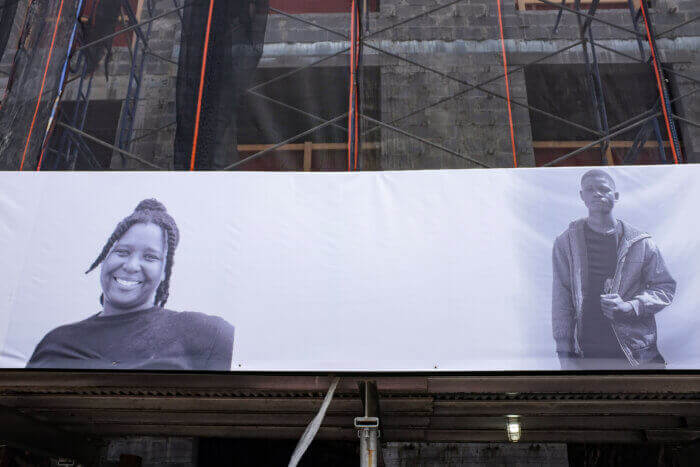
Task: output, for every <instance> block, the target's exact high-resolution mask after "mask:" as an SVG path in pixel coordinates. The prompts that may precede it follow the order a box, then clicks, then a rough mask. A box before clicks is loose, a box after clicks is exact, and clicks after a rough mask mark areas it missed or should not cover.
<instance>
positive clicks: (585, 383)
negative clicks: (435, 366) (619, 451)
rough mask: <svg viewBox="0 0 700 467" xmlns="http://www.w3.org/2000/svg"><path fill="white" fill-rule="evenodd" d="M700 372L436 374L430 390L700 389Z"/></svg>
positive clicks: (645, 391) (611, 391) (637, 391)
mask: <svg viewBox="0 0 700 467" xmlns="http://www.w3.org/2000/svg"><path fill="white" fill-rule="evenodd" d="M699 392H700V375H679V374H658V375H640V374H630V375H552V374H549V375H540V376H520V375H517V376H508V375H499V376H476V375H475V376H443V377H440V376H433V377H429V378H428V393H430V394H440V393H500V394H503V393H580V394H585V393H609V394H618V393H622V394H630V393H631V394H648V393H669V394H674V393H676V394H682V393H699Z"/></svg>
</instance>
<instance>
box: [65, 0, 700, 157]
mask: <svg viewBox="0 0 700 467" xmlns="http://www.w3.org/2000/svg"><path fill="white" fill-rule="evenodd" d="M148 1H149V3H150V1H151V0H148ZM461 1H462V0H452V1H450V2H447V3H445V4H443V5H439V6H436V7H434V8H431V9H429V10H427V11H423V12H420V13H418V14H416V15H414V16H411V17H409V18H405V19H402V20H401V21H398V22H396V23H394V24H392V25H389V26H386V27H383V28H381V29H378V30H376V31H373V32H371V33H369V32H367V31H365V33H364V34H363V35H362V36H361V38H360V40H361V42H362V44H363V45H364V46H367V47H368V48H370V49H373V50H375V51H377V52H380V53H383V54H386V55H388V56H391V57H394V58H396V59H398V60H401V61H404V62H406V63H410V64H413V65H415V66H418V67H420V68H421V69H424V70H426V71H431V72H434V73H437V74H438V75H440V76H443V77H444V78H446V79H449V80H452V81H454V82H458V83H460V84H462V85H464V86H466V87H467V89H465V90H463V91H460V92H458V93H455V94H454V95H452V96H449V97H446V98H443V99H440V100H439V101H437V102H434V103H431V104H427V105H425V106H422V107H420V108H418V109H415V110H413V111H410V112H409V113H407V114H405V115H403V116H400V117H398V118H396V119H394V120H392V121H391V122H389V123H385V122H381V121H378V120H374V119H371V118H370V117H368V116H366V115H363V116H362V117H363V118H364V119H365V120H367V121H373V122H374V123H375V126H374V127H372V128H369V129H368V130H366V131H365V132H364V133H363V136H366V135H367V134H368V133H370V132H372V131H376V129H377V128H380V127H384V128H388V129H390V130H392V131H398V132H399V133H400V134H402V135H404V136H406V137H411V138H413V139H416V140H418V141H421V142H423V143H425V144H429V145H431V146H433V147H436V148H438V149H440V150H443V151H445V152H447V153H449V154H452V155H454V156H456V157H461V158H463V159H467V160H470V161H472V162H474V163H477V164H479V165H483V164H481V163H480V162H478V161H475V160H473V159H471V158H467V157H464V156H462V155H461V154H459V153H458V152H456V151H452V150H450V149H449V148H446V147H443V146H441V145H439V144H436V143H432V142H430V141H429V140H426V139H425V138H421V137H418V136H417V135H413V134H412V133H410V132H407V131H404V130H401V129H400V128H397V127H396V126H395V125H394V124H395V123H397V122H399V121H402V120H404V119H406V118H409V117H411V116H414V115H417V114H419V113H421V112H423V111H425V110H427V109H429V108H431V107H434V106H437V105H440V104H443V103H444V102H447V101H449V100H451V99H454V98H457V97H459V96H462V95H464V94H465V93H467V92H470V91H473V90H479V91H482V92H485V93H487V94H489V95H491V96H493V97H498V98H499V99H506V97H505V96H502V95H500V94H498V93H494V92H491V91H488V90H486V89H484V88H483V86H484V85H485V84H488V83H491V82H493V81H496V80H497V79H500V78H503V77H504V76H505V74H501V75H499V76H496V77H493V78H490V79H487V80H485V81H483V82H481V83H477V84H472V83H469V82H467V81H464V80H461V79H458V78H456V77H454V76H450V75H449V74H447V73H443V72H440V71H439V70H436V69H434V68H431V67H428V66H425V65H422V64H420V63H418V62H416V61H414V60H410V59H408V58H406V57H401V56H399V55H397V54H394V53H392V52H390V51H387V50H383V49H382V48H380V47H377V46H374V45H371V44H368V43H366V41H367V40H369V39H370V38H372V37H375V36H377V35H379V34H381V33H383V32H385V31H388V30H391V29H393V28H396V27H399V26H402V25H404V24H407V23H409V22H411V21H414V20H416V19H418V18H421V17H423V16H427V15H430V14H432V13H434V12H437V11H439V10H442V9H444V8H448V7H451V6H453V5H456V4H458V3H460V2H461ZM539 1H540V2H541V3H543V4H546V5H549V6H551V7H553V8H556V9H558V10H559V17H560V16H561V14H562V13H563V12H570V13H573V14H575V15H576V16H577V18H578V20H579V22H580V24H581V29H580V31H581V39H580V40H579V41H578V42H577V43H575V44H572V45H571V46H567V47H565V48H563V49H560V50H558V51H556V52H554V53H552V54H548V55H546V56H544V57H540V58H538V59H536V60H533V61H531V62H528V63H526V64H524V65H522V66H520V67H518V68H516V69H512V70H509V72H508V74H511V73H515V72H518V71H521V70H522V69H525V68H526V67H527V66H529V65H531V64H534V63H537V62H541V61H543V60H545V59H546V58H549V57H552V56H555V55H556V54H558V53H563V52H565V51H567V50H569V49H571V48H572V47H574V46H576V45H582V47H583V48H584V49H585V50H586V53H585V56H586V59H587V61H588V67H589V68H590V74H589V83H590V85H591V89H592V90H594V93H593V99H594V106H595V108H596V110H597V111H596V116H597V119H599V121H600V124H599V125H596V126H598V129H597V130H596V129H593V128H589V127H586V126H585V125H581V124H579V123H576V122H573V121H571V120H569V119H567V118H564V117H560V116H558V115H554V114H552V113H550V112H546V111H544V110H542V109H538V108H535V107H533V106H530V105H528V104H527V103H524V102H519V101H515V100H511V102H512V103H513V104H515V105H518V106H521V107H524V108H527V109H528V110H529V111H531V112H535V113H540V114H542V115H545V116H547V117H548V118H552V119H555V120H557V121H559V122H560V123H563V124H566V125H570V126H572V127H575V128H578V129H579V130H583V131H586V132H588V133H590V134H593V135H595V136H596V137H598V139H597V142H596V144H600V146H601V150H603V152H604V154H606V156H607V160H608V161H610V160H611V156H610V154H609V153H610V145H609V141H610V138H611V137H613V135H619V134H621V133H624V132H625V131H629V130H630V129H633V128H636V127H637V126H639V125H640V121H641V122H645V123H649V120H650V117H648V116H647V117H644V116H645V115H646V114H648V113H649V112H653V110H654V109H650V110H649V111H647V112H645V113H643V114H641V115H638V116H636V117H634V118H632V119H630V122H632V123H629V124H628V123H627V122H624V123H623V124H620V125H617V126H616V127H614V128H608V124H607V112H606V109H605V102H604V93H603V86H602V80H601V79H600V72H599V68H598V61H597V56H596V47H601V48H603V49H607V50H611V51H613V52H616V53H620V54H622V55H625V54H624V53H622V52H620V51H617V50H614V49H612V48H609V47H606V46H604V45H602V44H599V43H598V42H597V41H595V40H594V38H593V33H592V31H591V26H592V25H593V24H597V23H599V24H603V25H607V26H609V27H611V28H614V29H617V30H620V31H625V32H627V33H629V34H632V35H633V36H634V37H635V39H637V40H638V41H639V43H640V44H641V41H642V40H644V39H646V40H648V41H649V43H650V47H651V48H656V45H655V37H661V36H663V35H666V34H668V33H670V32H672V31H673V30H675V29H678V28H680V27H682V26H685V25H687V24H690V23H692V22H694V21H697V20H698V19H699V18H700V17H694V18H690V19H688V20H686V21H684V22H682V23H680V24H678V25H675V26H673V27H670V28H669V29H667V30H665V31H663V32H661V33H660V34H659V35H658V36H654V35H653V33H651V24H650V23H651V18H650V17H649V15H648V14H647V15H646V17H647V24H648V26H649V29H650V31H649V34H644V33H643V32H641V31H639V30H638V29H637V23H636V22H635V21H634V15H633V25H634V29H629V28H627V27H625V26H621V25H619V24H615V23H612V22H610V21H606V20H604V19H601V18H599V17H597V16H596V10H597V7H598V3H599V0H594V1H593V3H592V5H591V7H590V9H589V10H588V12H583V11H580V8H579V7H580V0H577V2H576V3H575V5H574V8H570V7H568V6H566V5H565V3H564V2H562V3H555V2H554V1H549V0H539ZM629 1H630V2H633V1H636V0H629ZM642 3H643V2H642ZM173 4H174V6H175V8H174V9H171V10H169V11H166V12H164V13H162V14H159V15H157V16H153V13H152V11H151V10H149V12H150V13H151V15H150V16H151V17H150V18H149V19H147V20H144V21H142V22H140V23H139V22H133V21H132V22H133V23H134V24H131V25H130V26H129V27H127V28H125V29H122V30H120V31H117V32H115V33H112V34H108V35H106V36H104V37H102V38H100V39H97V40H95V41H92V42H91V43H89V44H85V45H83V46H81V47H80V48H79V49H78V50H81V51H82V50H84V49H86V48H88V47H91V46H93V45H95V44H98V43H101V42H103V41H105V40H109V39H110V38H112V37H115V36H117V35H120V34H124V33H126V32H128V31H130V30H136V31H137V37H138V40H137V41H136V42H137V43H139V42H138V41H139V40H140V41H142V42H143V43H144V44H146V45H144V46H143V47H142V51H141V55H140V57H141V58H143V57H145V55H147V54H150V55H153V56H155V57H157V58H159V59H163V60H166V61H168V62H171V63H172V62H173V61H172V60H169V59H167V58H165V57H161V56H158V55H157V54H154V53H153V52H152V51H150V50H148V47H147V40H146V41H144V38H146V39H147V37H148V32H149V30H150V24H151V23H152V22H153V21H155V20H157V19H159V18H162V17H164V16H166V15H169V14H172V13H177V14H178V15H180V17H182V11H181V10H182V9H184V8H185V7H187V6H189V3H187V4H184V5H182V6H180V5H179V3H178V0H173ZM641 8H644V7H641ZM270 11H273V12H275V13H277V14H279V15H283V16H286V17H289V18H291V19H294V20H296V21H300V22H302V23H304V24H306V25H309V26H312V27H315V28H318V29H320V30H323V31H326V32H329V33H331V34H333V35H336V36H337V37H340V38H343V39H345V40H347V39H348V36H347V35H346V34H344V33H341V32H338V31H335V30H333V29H331V28H327V27H325V26H323V25H320V24H317V23H314V22H313V21H309V20H307V19H305V18H302V17H299V16H298V15H292V14H289V13H286V12H284V11H281V10H278V9H276V8H271V9H270ZM640 12H641V9H640ZM646 13H648V10H647V11H646ZM559 17H558V19H557V25H558V23H559V19H560V18H559ZM144 26H148V30H146V31H144V30H143V27H144ZM142 36H143V37H142ZM642 50H643V48H642V47H641V45H640V52H641V51H642ZM348 51H349V48H344V49H343V50H340V51H338V52H336V53H334V54H331V55H328V56H326V57H323V58H321V59H319V60H316V61H314V62H313V63H310V64H307V65H303V66H300V67H297V68H295V69H293V70H291V71H289V72H287V73H285V74H283V75H281V76H278V77H275V78H273V79H271V80H269V81H266V82H264V83H259V84H256V85H254V86H252V87H251V88H250V89H249V90H248V91H249V92H251V94H254V95H256V96H257V97H258V98H262V99H265V100H268V101H270V102H274V103H276V104H278V105H280V106H282V107H285V108H288V109H290V110H293V111H295V112H298V113H300V114H303V115H306V116H307V117H311V118H314V119H316V120H319V121H323V120H322V118H321V117H319V116H317V115H314V114H312V113H310V112H306V111H304V110H303V109H299V108H297V107H295V106H292V105H290V104H288V103H285V102H282V101H280V100H278V99H274V98H271V97H269V96H265V95H263V94H260V93H257V92H255V93H253V92H252V91H255V90H257V89H259V88H261V87H263V86H266V85H268V84H271V83H273V82H277V81H279V80H282V79H284V78H286V77H288V76H291V75H292V74H295V73H298V72H299V71H301V70H304V69H308V68H312V67H314V66H316V65H318V64H320V63H322V62H324V61H327V60H329V59H331V58H334V57H338V56H341V55H343V54H346V53H347V52H348ZM589 51H590V53H592V56H591V55H589ZM134 58H136V53H135V54H134ZM638 60H639V59H638ZM136 61H138V60H136ZM640 61H641V60H640ZM656 62H657V66H658V69H659V73H661V70H662V69H663V70H665V71H668V72H671V73H674V74H677V75H678V76H682V75H681V74H680V73H675V72H674V70H669V69H668V68H664V67H663V66H662V65H661V64H660V63H658V59H656ZM137 68H138V67H137ZM133 70H134V63H133V62H132V73H131V74H130V84H131V77H132V76H133V77H136V76H137V75H138V73H133ZM142 71H143V70H142V69H141V72H142ZM688 79H691V80H693V81H697V80H694V79H693V78H688ZM662 96H663V93H662ZM663 97H665V99H664V98H662V100H664V101H665V106H666V107H665V108H664V109H662V110H664V111H665V112H666V113H667V114H668V115H669V120H670V122H669V126H670V127H671V128H672V129H673V130H675V126H673V120H674V119H679V120H682V118H681V117H678V116H676V115H674V114H673V113H672V109H671V108H670V103H671V102H673V101H675V100H676V99H674V100H671V99H670V96H668V91H667V90H666V94H665V96H663ZM137 102H138V101H137V99H134V100H133V104H134V105H133V108H132V107H128V106H127V105H125V108H127V107H128V109H129V110H130V111H132V113H133V112H135V107H136V103H137ZM127 113H128V112H127ZM654 115H655V116H654V118H656V114H654ZM643 117H644V118H643ZM340 118H341V117H336V118H334V119H331V120H326V121H323V123H322V124H320V125H318V126H315V127H313V128H311V129H309V130H306V131H304V132H301V133H299V134H298V135H295V136H294V137H292V138H288V139H286V140H285V141H283V142H281V143H278V144H276V145H273V146H272V147H270V148H268V149H265V150H264V151H260V152H259V153H256V154H253V155H252V156H249V157H247V158H245V159H243V160H241V161H238V162H236V163H235V164H232V165H231V166H229V167H227V169H232V168H236V167H238V166H240V165H242V164H244V163H246V162H247V161H250V160H252V159H254V158H257V157H260V156H262V155H264V154H267V153H268V152H271V151H273V150H274V149H276V148H278V147H280V146H282V145H284V144H287V143H288V142H291V141H294V140H295V139H298V138H301V137H302V136H304V135H307V134H310V133H311V132H313V131H316V130H318V129H320V128H322V127H325V126H327V125H333V126H335V127H342V125H338V124H337V123H336V122H337V121H339V120H340ZM639 118H643V119H642V120H638V121H634V120H637V119H639ZM132 123H133V120H132ZM596 123H597V122H596ZM649 125H652V126H653V122H651V123H649ZM71 126H72V125H71ZM168 126H170V125H165V126H163V127H161V128H159V129H156V130H154V131H153V132H151V133H149V134H153V133H156V132H157V131H160V130H162V129H164V128H167V127H168ZM343 128H344V127H343ZM121 129H122V127H121V125H120V130H121ZM643 131H645V130H644V128H642V129H640V132H639V134H638V136H640V138H641V135H642V132H643ZM654 131H655V128H654ZM132 132H133V126H132V128H131V130H130V131H128V132H125V133H128V137H126V138H125V139H123V140H120V141H122V142H123V143H122V144H125V145H126V147H128V145H129V144H131V143H132V142H133V141H136V140H138V139H142V138H144V137H145V136H147V135H142V136H140V137H138V138H134V137H132V136H131V133H132ZM672 134H675V131H674V132H672ZM675 135H676V136H675V138H673V141H674V144H678V142H677V134H675ZM657 139H659V138H657ZM107 144H109V143H107ZM638 146H639V147H642V146H643V144H640V145H638ZM660 148H661V149H660V150H661V151H662V150H663V145H660ZM677 150H678V152H680V146H679V145H678V148H677ZM126 152H127V153H128V151H126ZM577 153H580V150H577V151H574V152H572V153H569V154H567V155H565V156H562V157H559V158H557V159H556V160H557V161H562V160H566V159H568V158H570V157H572V156H573V155H575V154H577ZM122 154H123V153H122ZM628 156H629V154H628ZM661 156H662V157H663V154H661ZM625 159H633V158H632V157H626V158H625Z"/></svg>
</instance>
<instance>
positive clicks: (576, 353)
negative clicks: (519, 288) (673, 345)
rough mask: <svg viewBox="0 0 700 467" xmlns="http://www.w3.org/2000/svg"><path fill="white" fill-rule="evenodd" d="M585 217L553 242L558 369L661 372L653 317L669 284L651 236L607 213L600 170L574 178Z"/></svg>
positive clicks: (666, 301)
mask: <svg viewBox="0 0 700 467" xmlns="http://www.w3.org/2000/svg"><path fill="white" fill-rule="evenodd" d="M579 194H580V197H581V200H582V201H583V203H584V204H585V206H586V208H587V209H588V216H587V217H586V218H583V219H578V220H575V221H573V222H571V224H570V225H569V227H568V228H567V229H566V230H565V231H564V232H563V233H562V234H561V235H560V236H559V237H557V239H556V240H555V242H554V251H553V255H552V262H553V287H552V329H553V334H554V340H555V341H556V347H557V355H558V357H559V361H560V363H561V368H562V369H563V370H605V369H663V368H665V365H666V362H665V361H664V358H663V357H662V356H661V354H660V353H659V349H658V347H657V328H656V319H655V317H654V316H655V314H656V313H658V312H659V311H661V310H662V309H664V308H665V307H667V306H668V305H670V303H671V301H672V300H673V296H674V293H675V291H676V282H675V281H674V280H673V278H672V277H671V275H670V274H669V272H668V270H667V268H666V265H665V264H664V260H663V258H662V257H661V253H660V252H659V249H658V248H657V246H656V245H655V244H654V242H653V241H652V239H651V236H650V235H649V234H647V233H645V232H642V231H640V230H638V229H636V228H634V227H632V226H630V225H629V224H627V223H626V222H624V221H622V220H619V219H616V218H615V217H614V215H613V208H614V207H615V203H617V201H618V200H619V199H620V194H619V193H618V192H617V189H616V188H615V181H614V180H613V178H612V177H611V176H610V175H609V174H608V173H607V172H605V171H603V170H601V169H592V170H589V171H587V172H586V173H584V174H583V176H582V177H581V186H580V192H579Z"/></svg>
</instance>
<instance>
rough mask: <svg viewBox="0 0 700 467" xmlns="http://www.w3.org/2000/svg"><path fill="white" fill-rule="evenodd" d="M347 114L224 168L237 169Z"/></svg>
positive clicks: (344, 115) (343, 116) (343, 115)
mask: <svg viewBox="0 0 700 467" xmlns="http://www.w3.org/2000/svg"><path fill="white" fill-rule="evenodd" d="M347 115H348V113H347V112H345V113H343V114H341V115H338V116H337V117H334V118H332V119H330V120H327V121H325V122H324V123H321V124H320V125H317V126H315V127H313V128H310V129H308V130H306V131H303V132H301V133H299V134H297V135H294V136H292V137H291V138H287V139H286V140H284V141H282V142H280V143H277V144H275V145H273V146H270V147H269V148H267V149H264V150H262V151H260V152H256V153H255V154H253V155H251V156H248V157H246V158H245V159H241V160H240V161H238V162H234V163H233V164H230V165H227V166H226V167H224V168H223V169H222V170H231V169H235V168H236V167H238V166H240V165H243V164H245V163H247V162H250V161H252V160H254V159H257V158H258V157H261V156H263V155H265V154H267V153H268V152H272V151H274V150H275V149H277V148H279V147H282V146H284V145H285V144H289V143H291V142H292V141H295V140H297V139H299V138H301V137H302V136H306V135H308V134H311V133H313V132H314V131H317V130H320V129H321V128H325V127H327V126H328V125H332V124H334V123H335V122H337V121H338V120H341V119H343V118H345V117H347Z"/></svg>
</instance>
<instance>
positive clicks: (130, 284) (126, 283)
mask: <svg viewBox="0 0 700 467" xmlns="http://www.w3.org/2000/svg"><path fill="white" fill-rule="evenodd" d="M114 280H115V281H116V282H117V284H119V285H121V286H122V287H123V288H127V289H134V288H136V287H137V286H138V285H140V284H141V281H136V280H129V279H120V278H119V277H115V278H114Z"/></svg>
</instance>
